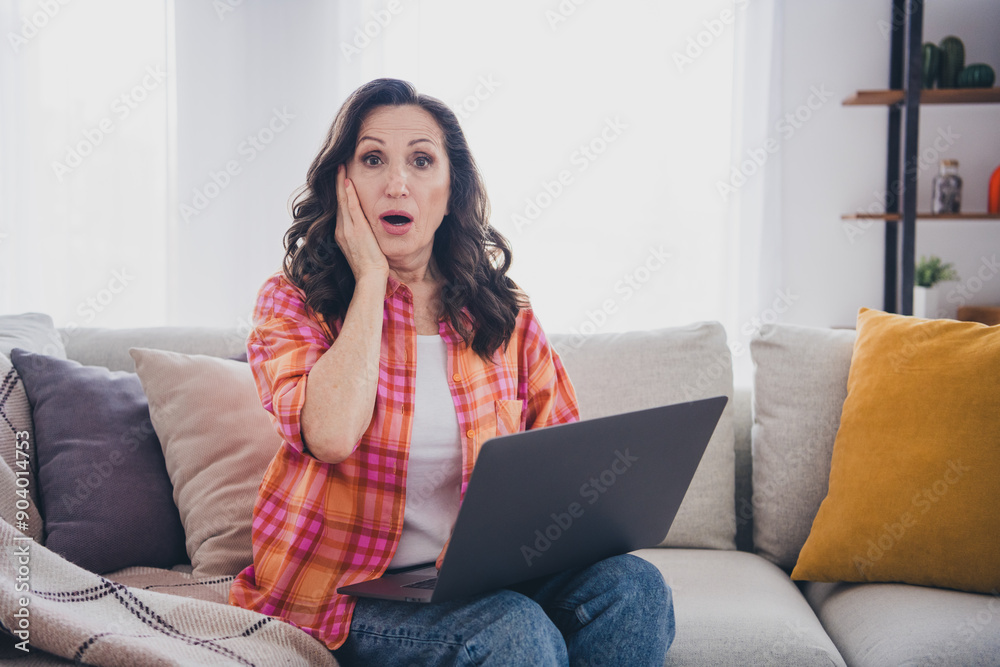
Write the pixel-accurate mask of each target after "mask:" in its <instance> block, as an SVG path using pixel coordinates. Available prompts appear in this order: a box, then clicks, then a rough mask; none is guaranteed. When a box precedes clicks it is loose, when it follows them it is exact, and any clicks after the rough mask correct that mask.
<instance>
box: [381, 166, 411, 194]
mask: <svg viewBox="0 0 1000 667" xmlns="http://www.w3.org/2000/svg"><path fill="white" fill-rule="evenodd" d="M385 194H386V195H387V196H389V197H405V196H407V195H408V194H409V190H408V188H407V187H406V170H405V168H404V167H395V168H392V169H390V170H389V181H388V183H386V187H385Z"/></svg>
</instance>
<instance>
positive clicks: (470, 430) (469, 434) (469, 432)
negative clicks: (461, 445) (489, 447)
mask: <svg viewBox="0 0 1000 667" xmlns="http://www.w3.org/2000/svg"><path fill="white" fill-rule="evenodd" d="M475 434H476V432H475V431H473V430H472V429H471V428H470V429H469V430H468V431H466V432H465V435H467V436H469V437H470V438H471V437H472V436H474V435H475Z"/></svg>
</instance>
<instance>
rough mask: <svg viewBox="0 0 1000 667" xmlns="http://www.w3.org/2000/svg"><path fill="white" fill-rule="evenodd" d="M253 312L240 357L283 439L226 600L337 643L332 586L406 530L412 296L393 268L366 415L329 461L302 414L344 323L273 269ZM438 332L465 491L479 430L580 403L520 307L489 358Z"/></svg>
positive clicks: (349, 605) (383, 560) (344, 604)
mask: <svg viewBox="0 0 1000 667" xmlns="http://www.w3.org/2000/svg"><path fill="white" fill-rule="evenodd" d="M253 322H254V328H253V330H252V331H251V333H250V335H249V336H248V338H247V356H248V361H249V362H250V368H251V369H252V371H253V376H254V381H255V382H256V385H257V391H258V393H259V395H260V399H261V402H262V403H263V406H264V408H266V409H267V410H268V412H270V413H271V420H272V422H273V424H274V427H275V429H276V430H277V431H278V433H279V435H280V436H281V438H282V440H283V441H284V442H283V443H282V446H281V449H279V450H278V452H277V454H276V455H275V457H274V459H273V460H272V461H271V464H270V466H269V467H268V469H267V472H266V473H265V474H264V479H263V481H262V482H261V485H260V490H259V493H258V496H257V502H256V504H255V505H254V511H253V528H252V540H253V564H252V565H250V566H248V567H247V568H246V569H244V570H243V571H242V572H240V573H239V574H238V575H237V577H236V580H235V581H234V582H233V585H232V588H231V589H230V592H229V603H230V604H233V605H237V606H239V607H244V608H246V609H253V610H255V611H258V612H261V613H263V614H267V615H269V616H276V617H278V618H281V619H283V620H285V621H287V622H289V623H292V624H293V625H296V626H298V627H300V628H302V629H303V630H305V631H306V632H308V633H309V634H311V635H312V636H314V637H316V638H317V639H319V640H320V641H322V642H323V643H324V644H326V645H327V646H328V647H329V648H331V649H335V648H338V647H339V646H341V645H342V644H343V643H344V641H345V640H346V639H347V634H348V631H349V630H350V626H351V614H352V612H353V610H354V603H355V600H356V598H354V597H352V596H349V595H341V594H339V593H337V592H336V591H337V588H338V587H339V586H343V585H346V584H352V583H356V582H359V581H367V580H369V579H374V578H376V577H379V576H381V575H382V574H383V572H385V570H386V568H387V567H388V565H389V563H390V561H391V560H392V557H393V554H394V553H395V551H396V545H397V544H398V542H399V537H400V533H401V532H402V528H403V508H404V504H405V501H406V488H405V482H406V463H407V452H408V449H409V445H410V428H411V425H412V422H413V405H414V391H415V384H414V379H415V374H416V363H415V361H416V358H415V357H416V344H417V343H416V335H417V332H416V325H415V322H414V315H413V298H412V294H411V292H410V290H409V288H408V287H407V286H406V285H404V284H402V283H400V282H399V281H397V280H396V279H395V278H393V277H391V276H390V277H389V280H388V283H387V285H386V293H385V308H384V311H383V315H382V350H381V355H380V360H379V383H378V392H377V396H376V400H375V410H374V415H373V418H372V421H371V424H369V427H368V430H367V431H366V432H365V434H364V435H363V436H362V437H361V440H360V441H359V443H358V445H357V447H356V449H355V451H354V452H353V453H352V454H351V455H350V456H349V457H348V458H347V459H345V460H344V461H342V462H340V463H337V464H328V463H323V462H322V461H319V460H318V459H316V458H315V457H313V456H312V455H310V454H309V453H308V448H307V447H306V445H304V443H303V440H302V430H301V426H300V423H299V415H300V413H301V410H302V406H303V405H304V403H305V395H306V387H307V385H308V380H309V370H310V369H311V368H312V366H313V365H314V364H315V363H316V362H317V361H318V360H319V358H320V357H322V356H323V353H324V352H325V351H326V350H327V349H329V347H330V345H331V344H332V343H333V341H334V340H335V339H336V337H337V335H338V334H339V333H340V328H341V326H342V324H343V322H342V320H338V321H335V322H333V323H332V326H328V324H327V323H326V322H324V321H323V318H322V317H321V316H320V315H318V314H317V313H315V312H314V311H312V309H310V308H308V307H307V306H306V304H305V299H304V295H303V293H302V291H301V290H299V289H298V288H296V287H294V286H293V285H291V284H290V283H289V282H288V281H287V279H285V277H284V276H283V275H282V274H281V272H278V273H275V274H274V275H272V276H271V277H270V278H268V280H267V281H266V282H265V283H264V285H263V286H262V287H261V289H260V292H259V294H258V299H257V304H256V306H255V307H254V312H253ZM439 332H440V334H441V337H442V339H443V340H444V341H445V343H446V344H447V347H448V378H449V383H448V384H449V388H450V389H451V394H452V398H453V400H454V403H455V411H456V413H457V416H458V423H459V426H460V429H461V433H462V484H461V490H460V497H461V498H464V497H465V489H466V486H467V485H468V483H469V477H470V475H471V474H472V467H473V464H474V463H475V460H476V456H477V454H478V453H479V448H480V447H481V446H482V444H483V443H484V442H485V441H486V440H489V439H490V438H492V437H493V436H496V435H503V434H506V433H513V432H517V431H520V430H525V429H530V428H538V427H542V426H549V425H552V424H561V423H566V422H572V421H577V420H578V419H579V418H580V416H579V408H578V406H577V400H576V394H575V392H574V389H573V385H572V383H571V382H570V379H569V376H568V375H567V374H566V371H565V369H564V368H563V365H562V361H561V360H560V358H559V356H558V355H557V354H556V352H555V350H553V349H552V347H551V346H550V345H549V344H548V341H547V340H546V337H545V334H544V333H543V332H542V329H541V327H540V326H539V323H538V320H537V319H536V318H535V316H534V314H533V313H532V311H531V309H530V308H522V309H521V311H520V313H519V314H518V316H517V321H516V325H515V330H514V334H513V335H512V336H511V339H510V343H509V344H508V346H507V349H506V351H504V350H502V349H501V350H498V351H497V353H496V354H495V360H496V361H497V363H496V364H492V363H487V362H484V361H483V360H482V359H481V358H480V357H479V356H478V355H476V354H475V353H474V352H473V351H472V350H471V349H470V348H469V347H468V346H466V345H465V342H464V341H463V340H462V337H461V336H459V335H458V333H457V332H456V331H455V330H454V329H453V328H452V326H451V323H450V322H449V321H448V320H447V319H443V320H441V322H440V325H439ZM445 549H447V545H445ZM443 554H444V551H443V550H442V552H441V556H439V557H438V564H439V565H440V563H441V560H442V556H443Z"/></svg>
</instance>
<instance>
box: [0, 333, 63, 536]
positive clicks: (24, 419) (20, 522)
mask: <svg viewBox="0 0 1000 667" xmlns="http://www.w3.org/2000/svg"><path fill="white" fill-rule="evenodd" d="M15 347H20V348H22V349H25V350H29V351H31V352H37V353H39V354H48V355H51V356H54V357H56V358H58V359H65V358H66V350H65V349H64V348H63V343H62V338H61V337H60V335H59V334H58V332H57V331H56V329H55V327H54V326H53V324H52V318H51V317H49V316H48V315H45V314H43V313H23V314H20V315H0V460H2V461H3V464H2V465H0V477H2V478H3V481H4V482H9V483H10V487H9V488H11V489H15V488H17V489H18V493H17V494H16V495H15V494H6V495H4V497H2V498H0V517H2V518H3V519H4V520H5V521H7V522H8V523H10V524H11V525H14V526H19V527H20V529H21V532H23V533H24V534H25V535H27V536H28V537H30V538H32V539H33V540H35V541H36V542H38V543H39V544H41V543H42V540H43V539H44V536H45V529H44V526H43V522H42V516H41V514H40V513H39V511H38V481H37V478H38V457H37V455H36V451H35V450H36V448H35V426H34V422H33V421H32V419H31V404H30V403H28V396H27V394H25V393H24V383H22V382H21V376H20V375H18V373H17V369H15V368H14V364H12V363H11V361H10V351H11V350H12V349H14V348H15ZM18 480H22V481H21V482H20V484H21V486H20V487H18V486H17V484H18ZM23 480H27V481H26V482H25V481H23ZM22 491H23V493H21V492H22Z"/></svg>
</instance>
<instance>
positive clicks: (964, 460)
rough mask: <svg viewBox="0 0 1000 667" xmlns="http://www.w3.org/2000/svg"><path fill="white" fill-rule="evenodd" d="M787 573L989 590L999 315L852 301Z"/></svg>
mask: <svg viewBox="0 0 1000 667" xmlns="http://www.w3.org/2000/svg"><path fill="white" fill-rule="evenodd" d="M857 328H858V336H857V340H856V342H855V344H854V352H853V356H852V357H851V368H850V372H849V374H848V378H847V399H846V400H845V401H844V408H843V412H842V414H841V418H840V428H839V430H838V431H837V439H836V441H835V442H834V446H833V458H832V461H831V467H830V486H829V491H828V493H827V496H826V498H825V499H824V500H823V503H822V504H821V505H820V508H819V512H818V513H817V515H816V519H815V520H814V521H813V525H812V530H811V531H810V533H809V538H808V539H807V540H806V543H805V545H803V547H802V551H801V552H800V553H799V558H798V562H797V563H796V565H795V569H794V570H793V571H792V579H804V580H808V581H859V582H860V581H887V582H888V581H893V582H904V583H909V584H919V585H924V586H936V587H942V588H954V589H958V590H963V591H970V592H979V593H988V592H993V591H996V590H1000V326H992V327H988V326H986V325H985V324H979V323H976V322H958V321H955V320H925V319H921V318H916V317H904V316H901V315H890V314H888V313H883V312H881V311H877V310H869V309H867V308H862V309H861V310H860V311H859V313H858V327H857Z"/></svg>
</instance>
